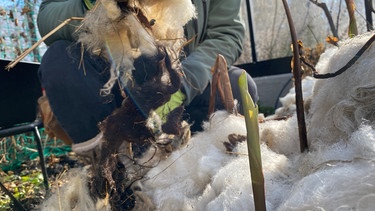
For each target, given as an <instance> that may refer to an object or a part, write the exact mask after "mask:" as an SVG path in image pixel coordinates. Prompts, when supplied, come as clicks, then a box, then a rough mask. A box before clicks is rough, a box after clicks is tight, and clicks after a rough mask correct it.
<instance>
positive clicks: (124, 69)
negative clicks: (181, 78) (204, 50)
mask: <svg viewBox="0 0 375 211" xmlns="http://www.w3.org/2000/svg"><path fill="white" fill-rule="evenodd" d="M128 5H130V6H134V7H136V9H138V10H141V11H142V13H143V14H144V16H145V17H146V18H147V19H148V21H151V20H155V21H154V22H155V24H154V25H152V26H151V29H150V28H147V27H145V26H144V25H143V24H142V23H141V22H140V20H138V18H137V14H136V13H137V11H134V12H128V13H127V14H122V12H121V10H120V8H119V7H118V6H117V2H116V1H114V0H101V1H98V3H97V5H96V6H95V7H94V8H93V9H92V10H90V11H88V12H87V14H86V16H85V20H84V21H83V23H82V26H81V27H80V29H79V31H78V37H79V39H78V41H79V42H81V43H82V44H83V45H84V46H85V47H86V48H87V50H89V52H92V53H93V54H100V55H102V56H103V57H104V58H106V59H107V60H108V61H109V62H111V64H112V67H111V70H110V71H111V77H110V80H109V81H108V82H107V83H106V84H105V86H104V87H103V90H102V91H103V94H104V95H108V94H109V93H110V90H111V88H112V87H113V85H114V83H115V82H116V80H117V79H118V78H119V77H120V81H121V82H122V83H123V85H125V84H126V82H127V81H128V80H129V78H130V73H131V70H132V69H133V61H134V59H136V58H138V57H139V56H140V55H148V56H153V55H155V54H156V53H157V49H158V47H159V46H163V47H165V48H166V49H167V52H168V53H169V56H170V57H171V61H173V63H172V65H173V67H174V68H178V66H179V58H178V56H179V55H180V54H179V52H180V51H181V49H182V46H183V43H184V42H185V41H186V39H185V37H184V30H183V26H184V25H185V24H186V23H187V22H188V21H189V20H191V19H192V18H195V16H196V14H195V7H194V5H193V4H192V2H191V1H190V0H158V1H155V0H153V1H151V0H130V1H129V2H128ZM122 16H124V17H122Z"/></svg>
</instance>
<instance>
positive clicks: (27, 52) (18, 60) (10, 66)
mask: <svg viewBox="0 0 375 211" xmlns="http://www.w3.org/2000/svg"><path fill="white" fill-rule="evenodd" d="M83 19H84V18H81V17H71V18H68V19H66V20H65V21H64V22H62V23H61V24H60V25H58V26H57V27H56V28H54V29H53V30H52V31H50V32H49V33H48V34H46V35H45V36H44V37H42V39H40V40H39V41H38V42H36V43H35V44H34V45H33V46H31V48H29V49H27V50H26V51H24V52H23V53H22V54H21V55H19V56H18V57H17V58H16V59H15V60H13V61H11V62H10V63H9V64H8V65H7V66H6V67H5V69H6V70H8V71H9V70H10V69H11V68H13V67H15V66H16V65H17V64H18V62H20V61H21V60H22V59H23V58H25V57H26V56H27V55H28V54H29V53H31V52H32V51H33V50H34V49H35V48H36V47H38V46H39V45H40V44H41V43H42V42H44V41H45V40H46V39H47V38H48V37H50V36H51V35H52V34H54V33H55V32H56V31H57V30H59V29H61V28H62V27H64V26H65V25H67V24H68V23H69V22H70V21H73V20H83Z"/></svg>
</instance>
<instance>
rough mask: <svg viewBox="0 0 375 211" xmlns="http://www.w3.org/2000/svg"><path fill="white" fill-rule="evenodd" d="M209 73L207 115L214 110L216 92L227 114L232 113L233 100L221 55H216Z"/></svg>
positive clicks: (226, 70)
mask: <svg viewBox="0 0 375 211" xmlns="http://www.w3.org/2000/svg"><path fill="white" fill-rule="evenodd" d="M211 72H212V74H213V75H212V83H211V96H210V103H209V108H208V115H211V114H212V113H213V112H214V110H215V98H216V91H218V92H219V96H220V99H221V101H222V102H223V104H224V107H225V109H226V110H227V111H228V112H230V113H233V109H234V99H233V94H232V87H231V84H230V81H229V76H228V67H227V62H226V60H225V58H224V56H223V55H221V54H218V55H217V57H216V62H215V64H214V66H213V67H212V68H211Z"/></svg>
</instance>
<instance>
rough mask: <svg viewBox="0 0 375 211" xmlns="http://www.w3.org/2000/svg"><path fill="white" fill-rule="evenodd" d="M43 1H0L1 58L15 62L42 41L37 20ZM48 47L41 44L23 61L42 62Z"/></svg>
mask: <svg viewBox="0 0 375 211" xmlns="http://www.w3.org/2000/svg"><path fill="white" fill-rule="evenodd" d="M40 2H41V0H13V1H12V0H0V3H1V5H0V26H1V31H0V32H1V33H0V58H1V59H7V60H14V59H15V58H17V56H19V55H20V54H21V53H22V52H23V51H25V50H26V49H28V48H30V47H31V46H32V45H33V44H34V43H36V42H37V41H38V40H40V38H41V37H40V35H39V32H38V28H37V24H36V18H37V14H38V10H39V5H40ZM45 50H46V46H45V45H44V44H41V45H40V46H39V47H38V48H36V49H34V50H33V52H31V53H30V54H29V55H28V56H26V57H25V58H24V59H23V61H32V62H40V60H41V57H42V55H43V53H44V52H45Z"/></svg>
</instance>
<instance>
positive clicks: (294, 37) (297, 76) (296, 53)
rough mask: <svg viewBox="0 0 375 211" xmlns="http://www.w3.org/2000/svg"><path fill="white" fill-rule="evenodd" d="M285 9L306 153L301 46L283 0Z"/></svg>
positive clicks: (301, 132) (301, 145) (303, 147)
mask: <svg viewBox="0 0 375 211" xmlns="http://www.w3.org/2000/svg"><path fill="white" fill-rule="evenodd" d="M282 1H283V4H284V8H285V13H286V16H287V18H288V23H289V29H290V35H291V37H292V44H293V58H294V59H293V77H294V88H295V90H296V106H297V111H296V112H297V121H298V132H299V139H300V150H301V152H304V151H305V150H308V146H307V135H306V122H305V112H304V108H303V96H302V83H301V81H302V79H301V78H302V71H301V62H300V58H299V46H298V41H297V34H296V30H295V28H294V24H293V20H292V15H291V13H290V10H289V7H288V4H287V2H286V0H282Z"/></svg>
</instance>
